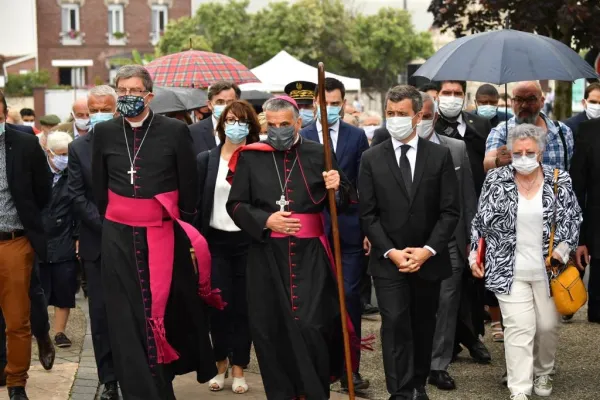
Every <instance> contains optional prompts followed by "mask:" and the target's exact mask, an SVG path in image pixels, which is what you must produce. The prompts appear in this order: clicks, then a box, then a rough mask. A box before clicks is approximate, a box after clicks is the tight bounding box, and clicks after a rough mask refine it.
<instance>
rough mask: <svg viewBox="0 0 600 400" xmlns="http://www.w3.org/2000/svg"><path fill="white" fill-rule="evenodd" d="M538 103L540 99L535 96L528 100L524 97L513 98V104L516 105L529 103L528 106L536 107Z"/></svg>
mask: <svg viewBox="0 0 600 400" xmlns="http://www.w3.org/2000/svg"><path fill="white" fill-rule="evenodd" d="M537 101H538V98H537V97H535V96H531V97H527V98H526V99H524V98H523V97H513V103H516V104H523V103H527V104H528V105H534V104H535V103H537Z"/></svg>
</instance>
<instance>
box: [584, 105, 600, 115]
mask: <svg viewBox="0 0 600 400" xmlns="http://www.w3.org/2000/svg"><path fill="white" fill-rule="evenodd" d="M585 105H586V107H585V113H586V114H587V117H588V118H589V119H596V118H600V104H590V103H588V102H587V101H586V102H585Z"/></svg>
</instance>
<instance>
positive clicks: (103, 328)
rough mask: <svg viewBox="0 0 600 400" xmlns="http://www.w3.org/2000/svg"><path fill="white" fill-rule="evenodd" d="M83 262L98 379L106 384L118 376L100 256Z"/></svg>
mask: <svg viewBox="0 0 600 400" xmlns="http://www.w3.org/2000/svg"><path fill="white" fill-rule="evenodd" d="M82 263H83V268H84V271H85V276H86V279H87V294H88V305H89V310H90V323H91V330H92V344H93V346H94V356H95V357H96V367H97V369H98V379H99V380H100V383H103V384H104V383H107V382H113V381H116V380H117V377H116V375H115V369H114V365H113V357H112V349H111V347H110V337H109V335H108V320H107V317H106V306H105V304H104V294H103V292H102V275H101V272H100V258H98V259H97V260H96V261H88V260H82Z"/></svg>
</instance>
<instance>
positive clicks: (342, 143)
mask: <svg viewBox="0 0 600 400" xmlns="http://www.w3.org/2000/svg"><path fill="white" fill-rule="evenodd" d="M346 129H347V127H346V126H344V122H343V121H340V127H339V129H338V137H337V145H336V147H335V158H336V159H337V161H338V163H341V162H342V161H341V160H342V157H344V153H345V151H346V147H347V146H348V141H347V140H346V136H345V133H346Z"/></svg>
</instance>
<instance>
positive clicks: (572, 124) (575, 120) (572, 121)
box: [563, 111, 589, 137]
mask: <svg viewBox="0 0 600 400" xmlns="http://www.w3.org/2000/svg"><path fill="white" fill-rule="evenodd" d="M585 121H589V118H588V117H587V114H586V113H585V111H582V112H580V113H579V114H577V115H574V116H572V117H571V118H569V119H566V120H564V121H563V122H564V124H565V125H566V126H568V127H569V128H571V132H573V136H574V137H577V130H578V128H579V124H581V123H582V122H585Z"/></svg>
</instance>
